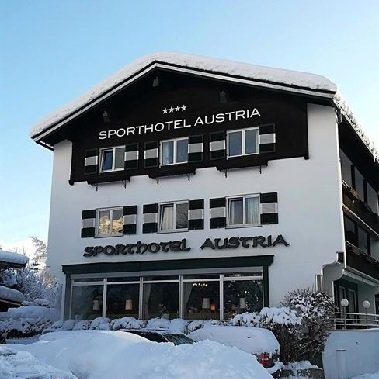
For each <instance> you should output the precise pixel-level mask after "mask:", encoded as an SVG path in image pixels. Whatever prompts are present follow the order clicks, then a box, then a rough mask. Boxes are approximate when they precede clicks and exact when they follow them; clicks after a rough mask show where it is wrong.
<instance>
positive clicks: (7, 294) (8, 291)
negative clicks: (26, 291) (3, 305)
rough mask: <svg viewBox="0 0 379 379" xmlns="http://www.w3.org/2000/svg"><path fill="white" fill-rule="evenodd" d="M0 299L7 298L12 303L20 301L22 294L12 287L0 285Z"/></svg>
mask: <svg viewBox="0 0 379 379" xmlns="http://www.w3.org/2000/svg"><path fill="white" fill-rule="evenodd" d="M0 300H8V301H11V302H13V303H20V304H21V303H22V302H23V301H24V295H23V294H22V293H21V292H20V291H18V290H15V289H13V288H8V287H5V286H0Z"/></svg>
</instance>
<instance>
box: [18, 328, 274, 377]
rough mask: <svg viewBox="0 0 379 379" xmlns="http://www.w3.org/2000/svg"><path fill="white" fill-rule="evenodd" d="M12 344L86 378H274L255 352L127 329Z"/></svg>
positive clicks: (58, 335)
mask: <svg viewBox="0 0 379 379" xmlns="http://www.w3.org/2000/svg"><path fill="white" fill-rule="evenodd" d="M12 346H15V347H16V348H17V349H18V350H26V351H28V352H30V353H31V354H33V355H34V356H35V357H37V358H38V359H40V360H41V361H42V362H45V363H47V364H49V365H52V366H54V367H57V368H59V369H61V370H64V371H71V372H72V373H73V374H74V375H76V376H78V377H80V378H86V379H104V378H112V379H124V378H125V373H127V377H128V379H163V378H164V379H177V378H181V379H198V378H207V379H219V378H225V379H226V378H227V379H270V378H272V377H271V375H269V374H268V372H267V371H266V370H265V369H264V368H263V367H262V366H261V365H260V364H259V363H258V362H257V361H256V359H255V358H254V357H253V356H251V355H250V354H247V353H245V352H243V351H240V350H238V349H237V348H231V347H227V346H224V345H221V344H218V343H215V342H210V341H205V342H198V343H195V344H188V345H178V346H175V345H173V344H171V343H156V342H151V341H148V340H146V339H144V338H142V337H139V336H137V335H134V334H130V333H127V332H120V331H119V332H106V331H82V332H75V333H72V332H56V333H50V334H47V335H44V336H43V337H42V338H41V340H40V341H39V342H36V343H34V344H30V345H18V346H16V345H12ZM107 347H111V348H107Z"/></svg>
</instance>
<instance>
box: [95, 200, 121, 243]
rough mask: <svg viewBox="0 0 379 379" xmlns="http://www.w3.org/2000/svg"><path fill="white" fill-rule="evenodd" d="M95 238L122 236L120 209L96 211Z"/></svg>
mask: <svg viewBox="0 0 379 379" xmlns="http://www.w3.org/2000/svg"><path fill="white" fill-rule="evenodd" d="M96 222H97V228H96V235H97V237H108V236H122V234H123V226H124V219H123V212H122V208H121V207H120V208H109V209H98V210H97V211H96Z"/></svg>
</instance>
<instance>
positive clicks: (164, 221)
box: [158, 201, 188, 232]
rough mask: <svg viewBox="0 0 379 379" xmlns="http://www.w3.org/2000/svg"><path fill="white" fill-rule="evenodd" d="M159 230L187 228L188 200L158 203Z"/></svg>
mask: <svg viewBox="0 0 379 379" xmlns="http://www.w3.org/2000/svg"><path fill="white" fill-rule="evenodd" d="M158 230H159V231H160V232H170V231H176V230H178V231H179V230H188V201H176V202H172V203H164V204H159V229H158Z"/></svg>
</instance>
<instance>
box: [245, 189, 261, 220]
mask: <svg viewBox="0 0 379 379" xmlns="http://www.w3.org/2000/svg"><path fill="white" fill-rule="evenodd" d="M245 223H246V224H250V225H257V224H259V199H258V196H256V197H247V198H245Z"/></svg>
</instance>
